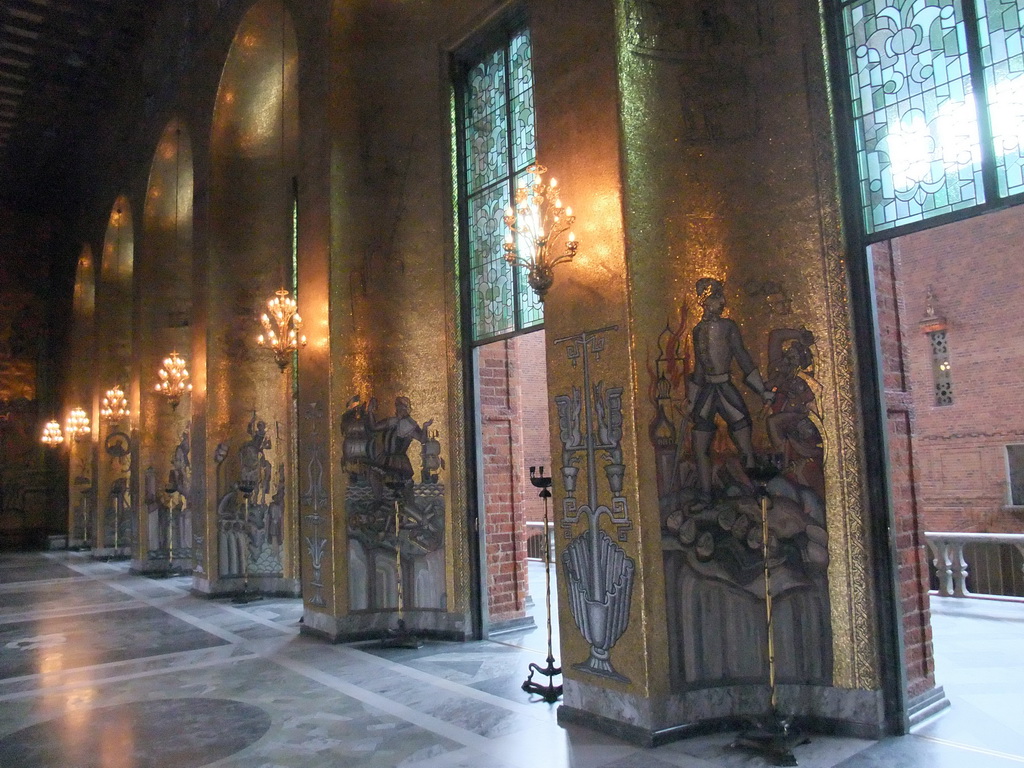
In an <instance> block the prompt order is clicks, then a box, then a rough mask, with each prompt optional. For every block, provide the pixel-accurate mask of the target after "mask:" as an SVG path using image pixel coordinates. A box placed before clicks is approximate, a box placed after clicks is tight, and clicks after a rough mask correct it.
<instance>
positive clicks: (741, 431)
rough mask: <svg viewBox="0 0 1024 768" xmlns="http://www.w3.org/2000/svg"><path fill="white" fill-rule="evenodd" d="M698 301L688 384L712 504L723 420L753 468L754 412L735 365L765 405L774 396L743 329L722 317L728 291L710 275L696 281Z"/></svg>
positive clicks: (705, 498) (697, 455) (703, 491)
mask: <svg viewBox="0 0 1024 768" xmlns="http://www.w3.org/2000/svg"><path fill="white" fill-rule="evenodd" d="M696 290H697V303H698V304H699V305H700V306H701V308H702V309H703V316H702V317H701V320H700V322H698V323H697V325H696V326H695V327H694V329H693V350H694V367H693V373H692V374H691V376H690V379H689V381H688V382H687V390H688V392H687V398H688V400H689V403H690V420H691V422H692V424H693V431H692V435H691V439H692V445H693V455H694V461H695V462H696V464H697V478H698V483H699V488H700V501H701V502H703V503H707V502H709V501H710V500H711V472H712V466H711V443H712V441H713V440H714V437H715V433H716V432H717V431H718V425H717V424H716V423H715V417H716V416H721V417H722V419H723V420H724V421H725V423H726V425H727V427H728V428H729V436H730V437H731V438H732V440H733V442H734V443H735V444H736V448H737V449H738V450H739V452H740V454H741V457H742V459H743V464H744V467H745V468H748V469H749V468H751V467H753V466H754V462H755V457H754V445H753V441H752V438H751V421H750V411H749V410H748V409H747V405H746V403H745V402H744V401H743V395H741V394H740V391H739V390H738V389H737V388H736V385H735V384H733V383H732V366H733V362H734V361H735V362H736V364H737V365H739V367H740V370H741V371H742V372H743V377H744V378H743V380H744V382H746V384H747V386H749V387H750V388H751V389H752V390H753V391H754V392H756V393H757V395H758V396H759V397H761V399H762V400H764V401H765V402H766V403H770V402H772V400H774V398H775V395H774V393H773V392H772V391H771V390H769V389H767V388H766V387H765V384H764V381H763V380H762V378H761V374H760V372H759V371H758V370H757V366H756V365H754V361H753V359H752V358H751V357H750V353H749V352H748V351H747V348H746V347H745V346H744V344H743V338H742V336H741V335H740V329H739V326H737V325H736V323H735V322H734V321H733V320H730V319H729V318H726V317H722V312H723V311H724V310H725V290H724V286H723V284H722V282H721V281H720V280H716V279H714V278H711V277H702V278H701V279H700V280H698V281H697V285H696Z"/></svg>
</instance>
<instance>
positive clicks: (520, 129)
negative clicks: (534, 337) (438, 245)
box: [459, 30, 544, 342]
mask: <svg viewBox="0 0 1024 768" xmlns="http://www.w3.org/2000/svg"><path fill="white" fill-rule="evenodd" d="M531 55H532V50H531V45H530V34H529V32H528V31H526V30H524V31H521V32H518V33H516V34H515V35H513V36H512V37H511V38H510V39H508V40H506V42H505V43H504V44H501V45H499V46H498V47H497V49H495V50H493V51H490V52H488V53H487V54H485V55H484V56H483V57H481V58H480V59H479V60H477V61H476V62H475V63H473V64H472V66H471V67H470V68H469V70H468V72H467V74H466V80H465V81H464V82H463V84H462V94H463V111H462V115H461V118H460V126H461V134H462V135H461V139H460V140H461V143H462V149H463V153H464V156H465V158H466V163H465V178H462V179H460V183H459V188H460V193H461V195H462V200H463V201H464V203H463V204H464V205H465V210H466V222H467V228H466V231H465V232H464V233H463V237H464V238H465V242H466V243H467V245H468V253H469V262H468V267H469V276H468V280H467V283H468V290H469V297H468V301H469V302H470V305H471V307H472V312H471V315H472V338H473V340H474V341H477V342H479V341H483V340H485V339H488V338H492V337H494V336H498V335H502V334H507V333H513V332H515V331H518V330H523V329H525V328H530V327H534V326H536V325H539V324H541V323H543V320H544V313H543V305H542V304H541V303H540V302H539V301H537V298H536V296H534V295H533V291H532V290H531V289H530V288H529V286H528V285H527V282H526V272H525V270H523V269H522V268H521V267H515V266H511V265H509V264H508V263H507V262H506V261H505V259H504V248H503V247H502V245H503V243H504V239H505V232H506V227H505V224H504V221H503V220H502V212H503V210H504V208H505V206H506V205H508V203H509V201H510V200H511V197H512V191H513V189H514V183H515V180H516V179H517V178H519V177H520V176H522V175H523V173H522V172H523V171H524V170H525V169H526V168H527V167H528V166H530V165H532V164H533V163H534V162H536V154H537V149H536V137H535V130H534V109H533V71H532V66H531Z"/></svg>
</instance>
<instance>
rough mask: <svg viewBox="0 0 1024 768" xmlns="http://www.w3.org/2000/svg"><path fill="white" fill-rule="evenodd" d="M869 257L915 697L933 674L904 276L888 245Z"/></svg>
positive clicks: (909, 675) (907, 657) (929, 684)
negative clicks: (873, 280) (873, 282)
mask: <svg viewBox="0 0 1024 768" xmlns="http://www.w3.org/2000/svg"><path fill="white" fill-rule="evenodd" d="M871 258H872V261H873V264H874V272H875V300H876V303H877V311H878V328H879V335H880V344H881V348H882V371H883V381H884V386H885V406H886V417H887V424H888V437H889V468H890V473H891V477H892V497H893V498H892V500H893V507H894V508H893V516H894V518H895V528H896V549H897V561H898V565H897V567H898V572H897V578H898V580H899V595H900V604H901V607H902V613H903V633H904V660H905V662H906V667H907V695H908V696H910V697H913V696H917V695H918V694H921V693H924V692H925V691H927V690H929V689H931V688H934V687H935V674H934V663H933V652H932V635H931V618H930V609H929V603H928V567H927V559H926V558H927V553H926V551H925V542H924V536H923V535H922V534H923V532H924V528H923V526H922V521H921V517H920V506H919V504H918V496H917V483H916V468H917V466H918V460H917V456H916V455H915V451H914V442H913V440H912V435H913V431H914V423H915V414H916V410H915V403H914V399H913V393H912V390H911V385H910V380H909V378H908V376H907V343H906V342H907V323H906V319H905V318H906V309H905V306H904V301H903V298H904V295H905V293H904V291H903V290H902V286H901V282H900V281H901V278H902V275H903V272H902V271H901V267H900V261H899V251H898V250H896V249H894V248H892V246H891V244H890V243H880V244H876V245H873V246H871Z"/></svg>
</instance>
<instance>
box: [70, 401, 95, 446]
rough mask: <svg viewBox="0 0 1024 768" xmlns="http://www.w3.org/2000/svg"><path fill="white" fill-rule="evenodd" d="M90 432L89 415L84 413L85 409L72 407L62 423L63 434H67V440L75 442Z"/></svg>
mask: <svg viewBox="0 0 1024 768" xmlns="http://www.w3.org/2000/svg"><path fill="white" fill-rule="evenodd" d="M90 432H92V427H91V426H90V424H89V417H88V416H87V415H86V413H85V409H84V408H72V409H71V412H70V413H68V418H67V421H66V422H65V423H64V434H65V435H67V438H68V440H74V441H75V442H76V443H77V442H78V441H80V440H82V439H83V438H84V437H85V436H86V435H88V434H89V433H90Z"/></svg>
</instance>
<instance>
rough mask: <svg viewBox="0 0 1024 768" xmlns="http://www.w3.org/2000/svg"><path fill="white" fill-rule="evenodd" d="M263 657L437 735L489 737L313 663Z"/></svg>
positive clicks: (469, 742)
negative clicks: (326, 670) (350, 681)
mask: <svg viewBox="0 0 1024 768" xmlns="http://www.w3.org/2000/svg"><path fill="white" fill-rule="evenodd" d="M264 658H266V659H267V660H268V661H270V662H272V663H274V664H277V665H278V666H281V667H283V668H285V669H288V670H291V671H292V672H295V673H296V674H300V675H302V676H303V677H306V678H308V679H309V680H312V681H314V682H316V683H319V684H321V685H323V686H326V687H328V688H331V689H333V690H335V691H337V692H338V693H341V694H343V695H345V696H348V697H349V698H352V699H355V700H356V701H360V702H362V703H363V704H366V705H367V706H370V707H373V708H374V709H377V710H379V711H380V712H382V713H384V714H386V715H390V716H391V717H396V718H398V719H400V720H404V721H405V722H407V723H410V724H412V725H415V726H417V727H419V728H423V729H424V730H426V731H429V732H431V733H433V734H434V735H436V736H440V737H442V738H445V739H448V740H450V741H454V742H456V743H457V744H462V745H463V746H467V747H468V746H482V745H485V744H487V743H489V741H490V740H489V739H488V738H487V737H486V736H481V735H480V734H478V733H474V732H473V731H470V730H467V729H465V728H461V727H459V726H457V725H452V724H451V723H447V722H445V721H444V720H441V719H439V718H437V717H435V716H433V715H428V714H426V713H424V712H419V711H417V710H415V709H413V708H412V707H409V706H407V705H405V704H401V703H399V702H396V701H393V700H392V699H389V698H387V697H386V696H382V695H381V694H379V693H374V692H373V691H368V690H366V689H365V688H362V687H360V686H358V685H355V684H353V683H349V682H346V681H344V680H341V679H340V678H338V677H336V676H335V675H332V674H330V673H329V672H324V671H323V670H320V669H317V668H316V667H313V666H311V665H309V664H306V663H304V662H301V661H296V660H294V659H286V658H282V657H279V656H267V657H264Z"/></svg>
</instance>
